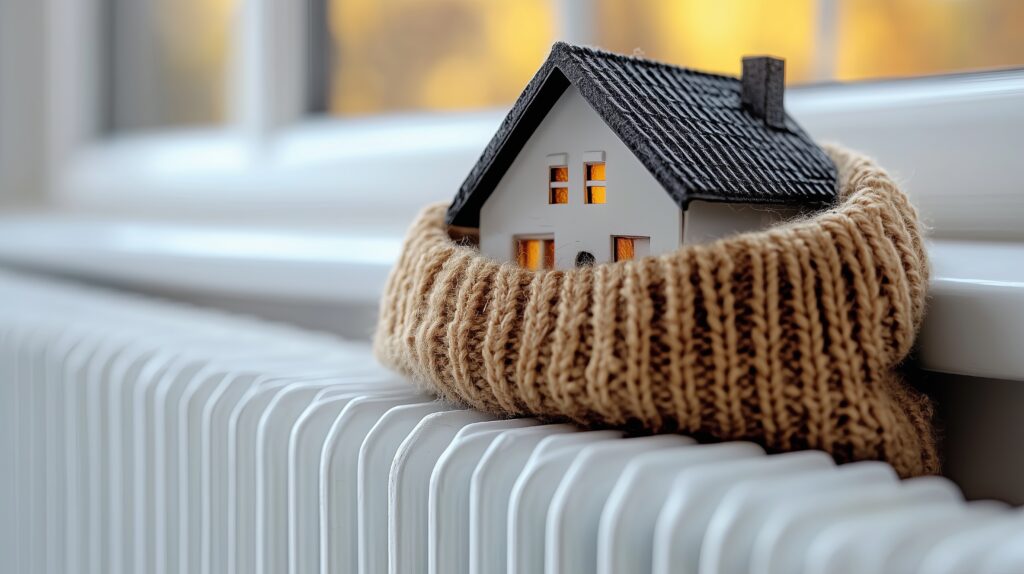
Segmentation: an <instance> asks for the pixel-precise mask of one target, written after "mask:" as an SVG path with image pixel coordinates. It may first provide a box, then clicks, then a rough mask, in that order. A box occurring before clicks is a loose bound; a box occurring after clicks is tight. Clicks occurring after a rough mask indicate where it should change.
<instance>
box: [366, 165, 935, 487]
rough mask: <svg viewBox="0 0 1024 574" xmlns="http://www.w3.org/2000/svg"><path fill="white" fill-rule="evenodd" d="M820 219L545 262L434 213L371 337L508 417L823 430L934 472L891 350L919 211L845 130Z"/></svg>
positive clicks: (842, 451) (725, 434)
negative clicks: (622, 253) (602, 261)
mask: <svg viewBox="0 0 1024 574" xmlns="http://www.w3.org/2000/svg"><path fill="white" fill-rule="evenodd" d="M828 151H829V153H830V155H831V156H832V158H833V160H834V161H835V163H836V165H837V167H838V169H839V178H840V187H841V191H840V196H841V199H840V202H839V204H838V205H836V206H835V207H834V208H833V209H830V210H828V211H825V212H822V213H819V214H817V215H816V216H814V217H813V218H807V219H800V220H795V221H792V222H790V223H787V224H785V225H782V226H779V227H776V228H773V229H770V230H766V231H763V232H759V233H751V234H744V235H738V236H735V237H731V238H727V239H724V240H721V241H718V242H715V243H711V244H706V245H695V246H686V247H683V248H681V249H679V250H678V251H676V252H674V253H671V254H666V255H662V256H657V257H647V258H643V259H640V260H638V261H631V262H622V263H614V264H607V265H598V266H595V267H593V268H583V269H574V270H570V271H539V272H533V271H528V270H524V269H520V268H518V267H515V266H514V265H512V264H500V263H496V262H493V261H490V260H488V259H486V258H484V257H483V256H481V255H480V254H479V252H477V251H475V250H474V249H472V248H470V247H466V246H462V245H457V244H455V243H453V242H452V241H451V240H450V239H449V238H448V235H447V233H446V229H445V226H444V213H445V206H444V205H434V206H431V207H429V208H427V209H425V210H424V211H423V213H422V214H421V216H420V218H419V219H418V220H417V222H416V223H415V224H414V225H413V227H412V228H411V230H410V233H409V237H408V238H407V240H406V242H405V245H404V248H403V253H402V255H401V257H400V258H399V261H398V264H397V266H396V267H395V269H394V271H393V272H392V275H391V277H390V279H389V281H388V285H387V287H386V289H385V293H384V301H383V302H382V305H381V312H380V321H379V324H378V331H377V335H376V339H375V350H376V353H377V356H378V357H379V358H380V359H381V361H382V362H384V363H385V364H388V365H390V366H392V367H394V368H396V369H397V370H399V371H401V372H403V373H405V374H408V375H410V376H411V377H413V378H414V379H415V380H416V381H417V382H419V383H420V384H422V385H424V386H426V387H428V388H430V389H433V390H434V391H436V392H438V393H439V394H441V395H443V396H445V397H447V398H449V399H453V400H457V401H460V402H462V403H465V404H467V405H470V406H473V407H476V408H479V409H482V410H486V411H490V412H494V413H499V414H503V415H513V416H525V415H534V416H540V417H546V418H551V419H568V420H572V421H576V422H579V423H581V424H586V425H598V426H606V425H612V426H625V427H629V428H645V429H647V430H650V431H653V432H658V431H680V432H687V433H695V434H698V435H700V436H703V437H710V438H716V439H721V440H730V439H747V440H754V441H757V442H760V443H762V444H764V445H765V446H767V447H768V448H771V449H775V450H792V449H802V448H820V449H823V450H825V451H828V452H830V453H832V455H833V456H834V457H835V458H836V459H837V460H838V461H841V462H843V461H850V460H862V459H881V460H887V461H889V462H890V463H892V464H893V466H894V467H895V468H896V470H897V471H898V472H899V473H900V474H901V475H903V476H911V475H919V474H926V473H933V472H936V471H937V470H938V466H939V464H938V457H937V455H936V452H935V445H934V441H933V438H932V431H931V426H930V425H931V423H930V421H931V406H930V404H929V403H928V401H927V400H926V399H925V398H924V397H922V396H921V395H920V394H919V393H917V392H916V391H914V390H913V389H911V388H909V387H907V386H905V385H904V384H903V383H902V382H901V381H900V379H899V376H898V374H897V373H896V372H895V367H896V366H897V365H898V364H899V363H900V361H902V360H903V359H904V358H905V356H906V354H907V353H908V352H909V350H910V347H911V345H912V343H913V339H914V335H915V331H916V329H917V328H918V327H919V326H920V324H921V320H922V315H923V313H924V307H925V290H926V287H927V279H928V267H927V259H926V255H925V251H924V244H923V241H922V238H921V225H920V224H919V222H918V220H917V215H916V213H915V211H914V209H913V207H912V206H911V205H910V204H909V202H908V201H907V199H906V197H905V196H904V195H903V194H902V193H901V192H900V191H899V189H898V188H897V187H896V185H895V184H894V183H893V182H892V180H891V179H890V178H889V177H888V176H887V175H886V174H885V173H884V172H883V171H882V170H880V169H879V168H878V167H876V166H875V165H874V164H873V163H872V162H871V161H869V160H867V159H865V158H863V157H862V156H859V155H856V154H854V153H851V152H847V151H844V150H841V149H838V148H829V150H828Z"/></svg>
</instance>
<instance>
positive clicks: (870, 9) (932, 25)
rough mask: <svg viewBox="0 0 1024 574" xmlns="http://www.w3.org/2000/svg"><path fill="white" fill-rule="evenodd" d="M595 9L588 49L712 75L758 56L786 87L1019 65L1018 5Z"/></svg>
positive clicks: (603, 2) (908, 0)
mask: <svg viewBox="0 0 1024 574" xmlns="http://www.w3.org/2000/svg"><path fill="white" fill-rule="evenodd" d="M596 1H597V3H598V10H597V12H596V19H597V21H596V30H595V34H596V42H597V44H599V45H601V46H603V47H605V48H608V49H610V50H613V51H617V52H624V53H632V52H634V51H637V52H641V53H643V54H644V55H646V56H648V57H651V58H655V59H659V60H664V61H667V62H672V63H675V64H680V65H684V66H689V67H693V68H699V69H704V70H709V71H716V72H722V73H730V74H739V72H740V58H741V56H743V55H744V54H758V53H767V54H772V55H777V56H781V57H783V58H786V80H787V81H789V82H796V83H801V82H811V81H822V80H831V79H839V80H855V79H867V78H882V77H895V76H917V75H924V74H936V73H946V72H957V71H966V70H972V69H980V68H993V67H1006V66H1020V65H1022V64H1024V33H1022V31H1021V24H1022V23H1024V2H1021V1H1020V0H715V1H713V2H710V1H706V0H636V1H632V2H623V1H621V0H596Z"/></svg>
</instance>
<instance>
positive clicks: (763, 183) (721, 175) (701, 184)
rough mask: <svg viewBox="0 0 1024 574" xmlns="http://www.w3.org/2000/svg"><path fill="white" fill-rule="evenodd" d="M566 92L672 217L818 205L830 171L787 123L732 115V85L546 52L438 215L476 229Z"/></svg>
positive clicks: (665, 69)
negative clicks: (753, 206)
mask: <svg viewBox="0 0 1024 574" xmlns="http://www.w3.org/2000/svg"><path fill="white" fill-rule="evenodd" d="M570 84H572V85H574V86H576V87H577V88H578V89H579V91H580V93H581V94H582V95H583V97H584V99H586V100H587V102H589V103H590V105H591V106H592V107H593V108H594V110H595V111H596V112H597V113H598V115H600V116H601V118H602V119H603V120H604V121H605V123H607V124H608V126H609V127H610V128H611V129H612V131H614V132H615V133H616V134H617V135H618V137H619V138H620V139H622V141H623V142H624V143H625V144H626V146H627V147H629V149H630V150H632V152H633V153H634V154H636V157H637V158H638V159H639V160H640V162H641V163H643V164H644V166H646V167H647V169H648V170H650V172H651V174H652V175H653V176H654V178H655V179H657V180H658V182H659V183H661V185H662V186H664V188H665V190H666V191H667V192H668V194H669V195H670V196H672V199H674V200H675V201H676V203H677V204H678V205H679V206H680V207H681V208H684V209H685V208H686V206H687V204H689V202H690V201H691V200H694V199H701V200H707V201H732V202H744V203H789V204H793V203H800V204H804V203H815V204H821V203H828V202H831V201H832V200H834V198H835V194H836V172H835V166H834V165H833V164H832V162H831V160H829V158H828V156H827V155H826V154H825V152H824V151H823V150H822V149H821V148H819V147H818V146H817V145H816V144H815V143H814V142H813V141H812V140H811V139H810V138H809V137H808V136H807V134H805V133H804V132H803V130H802V129H800V126H799V125H797V123H796V122H795V121H793V119H792V118H790V117H789V116H788V115H787V116H786V119H785V125H786V129H775V128H771V127H769V126H767V125H765V122H764V121H763V120H762V119H760V118H757V117H755V116H754V115H752V114H751V113H750V112H748V111H746V110H744V109H743V108H742V107H741V105H740V80H739V79H738V78H734V77H731V76H721V75H716V74H707V73H704V72H698V71H694V70H688V69H686V68H679V67H676V66H670V65H667V64H662V63H659V62H652V61H650V60H644V59H641V58H635V57H630V56H622V55H619V54H613V53H609V52H604V51H601V50H596V49H592V48H585V47H582V46H573V45H569V44H565V43H562V42H558V43H556V44H555V45H554V46H553V47H552V49H551V55H550V56H548V59H547V61H545V62H544V65H543V66H541V68H540V70H539V71H538V72H537V74H536V75H535V76H534V77H533V79H532V80H530V83H529V84H528V85H527V86H526V90H524V91H523V93H522V95H520V96H519V99H518V100H517V101H516V103H515V106H513V107H512V110H511V111H510V112H509V114H508V116H506V117H505V120H504V121H503V122H502V124H501V127H500V128H499V129H498V132H497V133H496V134H494V137H493V138H492V139H491V141H490V143H488V144H487V148H486V149H484V152H483V154H482V155H481V156H480V160H479V161H477V163H476V165H475V166H474V167H473V169H472V171H470V173H469V176H468V177H466V180H465V181H464V182H463V184H462V187H461V188H460V189H459V193H458V195H456V196H455V200H454V201H453V202H452V204H451V206H450V207H449V208H448V223H449V224H450V225H459V226H465V227H478V226H479V221H480V208H481V207H482V206H483V204H484V201H486V200H487V197H488V196H489V195H490V194H491V192H492V191H494V188H495V186H496V185H497V184H498V182H499V181H500V180H501V177H502V176H503V175H504V174H505V171H506V170H507V169H508V167H509V166H510V165H511V164H512V161H513V160H515V157H516V155H517V154H518V153H519V150H520V149H521V148H522V147H523V145H524V144H525V143H526V141H527V139H529V137H530V135H532V134H533V131H534V130H535V129H536V128H537V126H538V125H539V124H540V122H541V121H542V120H543V119H544V116H545V115H547V113H548V110H550V109H551V107H552V106H553V105H554V103H555V101H557V100H558V97H559V96H561V95H562V93H563V92H564V91H565V89H566V88H568V87H569V85H570Z"/></svg>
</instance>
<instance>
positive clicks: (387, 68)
mask: <svg viewBox="0 0 1024 574" xmlns="http://www.w3.org/2000/svg"><path fill="white" fill-rule="evenodd" d="M327 9H328V14H329V26H330V36H331V43H332V44H333V53H332V64H331V78H330V82H329V83H330V88H329V89H330V98H329V102H328V106H327V107H328V111H329V112H331V113H334V114H344V115H358V114H370V113H380V112H392V111H415V110H460V109H470V108H482V107H488V106H503V105H507V104H508V103H510V102H512V101H514V100H515V99H516V97H517V96H518V95H519V93H520V92H521V91H522V90H523V87H524V86H526V83H527V82H528V81H529V80H530V77H531V76H532V75H533V74H534V72H536V71H537V68H539V67H540V64H541V63H542V62H543V60H544V57H545V56H546V55H547V52H548V50H549V48H550V47H551V43H552V42H553V41H554V38H555V22H554V8H553V6H552V3H551V2H550V1H549V0H330V1H329V4H328V7H327Z"/></svg>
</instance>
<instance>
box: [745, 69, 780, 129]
mask: <svg viewBox="0 0 1024 574" xmlns="http://www.w3.org/2000/svg"><path fill="white" fill-rule="evenodd" d="M785 80H786V62H785V61H784V60H781V59H779V58H772V57H771V56H748V57H745V58H743V77H742V78H741V80H740V83H741V86H740V101H741V102H742V104H743V107H744V108H746V109H747V111H749V112H750V113H752V114H754V115H755V116H757V117H758V118H761V119H762V120H764V123H765V124H766V125H768V126H770V127H773V128H777V129H785V127H786V109H785V108H784V107H783V105H782V94H783V92H785V90H786V84H785Z"/></svg>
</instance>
